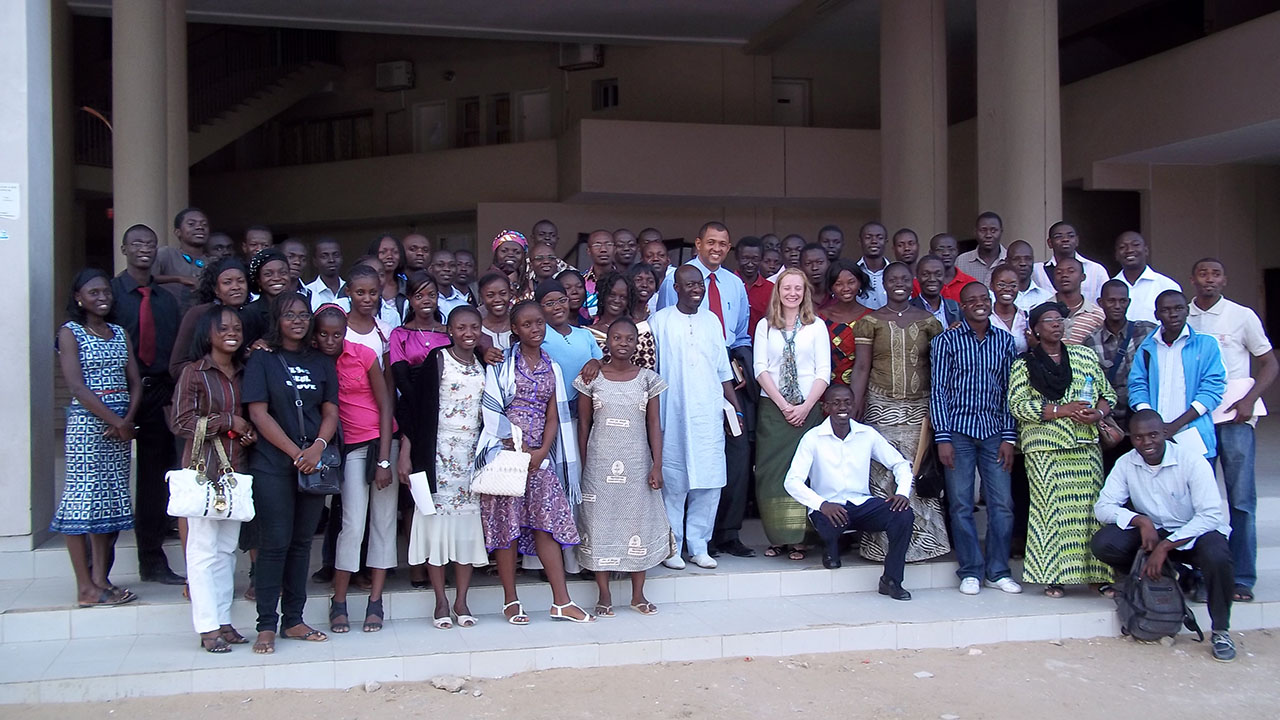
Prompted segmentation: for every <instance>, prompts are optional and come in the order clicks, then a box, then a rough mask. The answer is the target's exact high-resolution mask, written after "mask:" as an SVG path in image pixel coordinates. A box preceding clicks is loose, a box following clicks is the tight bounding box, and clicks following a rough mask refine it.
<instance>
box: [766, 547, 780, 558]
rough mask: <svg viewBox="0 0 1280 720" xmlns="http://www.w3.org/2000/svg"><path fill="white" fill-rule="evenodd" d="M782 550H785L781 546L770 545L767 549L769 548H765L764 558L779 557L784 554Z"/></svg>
mask: <svg viewBox="0 0 1280 720" xmlns="http://www.w3.org/2000/svg"><path fill="white" fill-rule="evenodd" d="M782 550H783V548H782V546H781V545H770V546H769V547H767V548H765V549H764V556H765V557H778V556H779V555H781V554H782Z"/></svg>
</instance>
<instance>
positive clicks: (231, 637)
mask: <svg viewBox="0 0 1280 720" xmlns="http://www.w3.org/2000/svg"><path fill="white" fill-rule="evenodd" d="M218 632H220V633H222V639H223V640H226V641H227V644H228V645H247V644H248V643H249V639H248V638H246V637H245V636H243V635H241V634H240V633H239V631H237V630H236V629H235V628H233V627H231V626H230V625H223V626H222V627H220V628H218Z"/></svg>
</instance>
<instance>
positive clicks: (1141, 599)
mask: <svg viewBox="0 0 1280 720" xmlns="http://www.w3.org/2000/svg"><path fill="white" fill-rule="evenodd" d="M1146 566H1147V553H1145V552H1143V551H1141V550H1139V551H1138V554H1137V555H1136V556H1135V557H1134V558H1133V567H1131V568H1130V569H1129V577H1127V578H1125V579H1124V581H1123V582H1122V583H1119V584H1117V587H1116V593H1115V601H1116V614H1117V615H1119V616H1120V632H1122V633H1123V634H1125V635H1132V636H1133V637H1134V638H1135V639H1137V640H1145V641H1148V642H1152V641H1156V640H1159V639H1161V638H1165V637H1173V636H1175V635H1177V634H1178V632H1179V631H1181V630H1182V628H1183V627H1186V628H1187V629H1188V630H1190V631H1191V632H1194V633H1195V634H1196V642H1202V641H1203V640H1204V633H1203V632H1201V630H1200V625H1199V623H1197V622H1196V616H1195V615H1194V614H1193V613H1192V612H1191V609H1190V608H1189V607H1187V601H1186V598H1185V597H1183V595H1182V588H1181V587H1180V586H1179V585H1178V576H1177V571H1176V570H1175V569H1174V566H1173V563H1172V562H1170V561H1169V560H1167V559H1166V560H1165V563H1164V568H1163V572H1162V573H1161V574H1160V579H1159V580H1152V579H1150V578H1148V577H1147V576H1146V575H1145V574H1144V573H1143V570H1144V569H1145V568H1146Z"/></svg>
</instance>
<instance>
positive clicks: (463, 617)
mask: <svg viewBox="0 0 1280 720" xmlns="http://www.w3.org/2000/svg"><path fill="white" fill-rule="evenodd" d="M478 622H480V621H479V620H477V619H476V618H475V616H474V615H467V614H466V613H459V614H458V627H464V628H470V627H475V626H476V623H478Z"/></svg>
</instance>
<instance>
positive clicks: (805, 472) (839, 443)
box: [782, 418, 912, 510]
mask: <svg viewBox="0 0 1280 720" xmlns="http://www.w3.org/2000/svg"><path fill="white" fill-rule="evenodd" d="M872 460H875V461H876V462H878V463H880V464H881V465H883V466H885V467H886V468H888V469H889V471H890V472H892V473H893V478H894V480H895V481H896V482H897V486H898V489H897V494H899V495H902V496H903V497H911V480H912V478H911V465H910V463H908V462H907V460H906V458H904V457H902V453H900V452H898V451H897V450H896V449H895V448H894V447H893V446H892V445H890V444H889V441H888V440H885V439H884V436H882V435H881V434H880V433H878V432H876V431H875V430H874V429H873V428H871V427H868V426H866V425H863V424H862V423H857V422H854V421H852V420H850V421H849V434H848V435H846V436H845V437H844V439H843V440H841V439H840V438H839V437H836V434H835V432H833V431H832V429H831V418H827V419H826V420H823V421H822V424H821V425H819V426H817V427H815V428H813V429H812V430H810V431H808V432H806V433H805V434H804V436H803V437H801V438H800V444H799V445H798V446H797V447H796V454H795V456H794V457H793V458H792V459H791V468H790V469H789V470H787V477H786V479H785V480H784V481H783V483H782V486H783V487H784V488H785V489H786V491H787V494H789V495H790V496H791V497H792V498H794V499H795V501H796V502H798V503H800V504H801V505H804V506H805V507H807V508H809V509H810V510H817V509H819V508H821V507H822V503H824V502H833V503H835V504H837V505H844V504H845V503H853V504H854V505H861V504H862V503H864V502H866V501H868V500H870V499H871V498H872V497H874V496H873V495H872V494H871V461H872ZM806 481H808V482H807V484H806Z"/></svg>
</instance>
